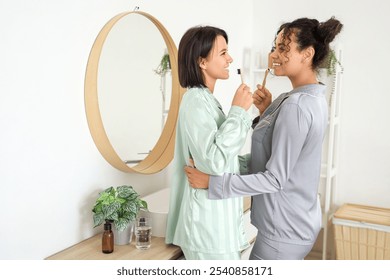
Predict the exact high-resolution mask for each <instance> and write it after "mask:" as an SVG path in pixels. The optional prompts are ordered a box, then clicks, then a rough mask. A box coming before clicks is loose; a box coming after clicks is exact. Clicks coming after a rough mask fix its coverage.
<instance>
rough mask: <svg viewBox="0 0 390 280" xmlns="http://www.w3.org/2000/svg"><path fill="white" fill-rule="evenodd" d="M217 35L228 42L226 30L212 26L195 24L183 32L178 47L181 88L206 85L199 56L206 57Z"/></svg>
mask: <svg viewBox="0 0 390 280" xmlns="http://www.w3.org/2000/svg"><path fill="white" fill-rule="evenodd" d="M218 35H221V36H223V37H224V38H225V40H226V43H227V42H228V36H227V34H226V32H225V31H224V30H222V29H220V28H217V27H213V26H195V27H192V28H190V29H189V30H187V31H186V33H184V35H183V37H182V38H181V40H180V43H179V49H178V70H179V82H180V85H181V86H182V87H183V88H192V87H206V85H205V81H204V77H203V74H202V71H201V69H200V67H199V60H200V58H206V57H207V56H208V55H209V53H210V51H211V50H212V48H213V45H214V42H215V39H216V38H217V36H218Z"/></svg>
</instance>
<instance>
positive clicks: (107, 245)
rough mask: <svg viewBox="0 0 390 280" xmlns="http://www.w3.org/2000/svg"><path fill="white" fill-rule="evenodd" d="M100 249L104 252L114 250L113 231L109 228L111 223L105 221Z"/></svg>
mask: <svg viewBox="0 0 390 280" xmlns="http://www.w3.org/2000/svg"><path fill="white" fill-rule="evenodd" d="M102 251H103V253H105V254H110V253H112V252H114V233H113V232H112V230H111V223H110V222H109V221H106V223H105V224H104V232H103V238H102Z"/></svg>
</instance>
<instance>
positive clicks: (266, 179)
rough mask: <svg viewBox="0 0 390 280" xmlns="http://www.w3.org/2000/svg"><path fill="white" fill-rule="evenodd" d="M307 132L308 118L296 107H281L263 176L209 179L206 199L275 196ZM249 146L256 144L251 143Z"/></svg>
mask: <svg viewBox="0 0 390 280" xmlns="http://www.w3.org/2000/svg"><path fill="white" fill-rule="evenodd" d="M308 130H309V121H308V118H307V117H306V116H305V115H304V113H303V112H302V110H301V109H300V108H299V107H298V105H297V104H285V105H284V106H282V108H281V109H280V113H279V116H278V118H277V120H276V123H275V128H274V133H273V136H272V143H273V144H272V153H271V157H270V159H269V161H268V162H267V164H266V170H265V172H258V173H256V174H250V175H238V174H230V173H225V174H223V176H211V177H210V184H209V198H211V199H221V198H229V197H237V196H244V195H257V194H263V193H274V192H279V191H280V190H281V189H283V187H284V186H285V184H286V182H287V180H289V177H290V174H291V173H292V171H293V169H294V167H295V165H296V163H297V161H298V159H299V156H300V152H301V150H302V147H303V145H304V143H305V141H307V139H306V137H307V134H308ZM252 145H256V143H255V142H253V143H252ZM253 148H254V149H255V148H256V147H253Z"/></svg>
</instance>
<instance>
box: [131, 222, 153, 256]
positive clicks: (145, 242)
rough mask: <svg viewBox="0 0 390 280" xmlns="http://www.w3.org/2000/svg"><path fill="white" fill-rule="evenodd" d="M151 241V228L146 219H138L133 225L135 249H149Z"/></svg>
mask: <svg viewBox="0 0 390 280" xmlns="http://www.w3.org/2000/svg"><path fill="white" fill-rule="evenodd" d="M151 241H152V226H151V223H150V219H149V218H148V217H139V218H137V220H136V225H135V242H136V244H135V247H136V248H137V249H140V250H146V249H149V248H150V245H151Z"/></svg>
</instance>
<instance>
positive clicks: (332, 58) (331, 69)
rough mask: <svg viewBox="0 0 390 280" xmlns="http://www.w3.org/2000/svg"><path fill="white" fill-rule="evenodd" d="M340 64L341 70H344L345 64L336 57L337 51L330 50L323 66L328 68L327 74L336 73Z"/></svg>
mask: <svg viewBox="0 0 390 280" xmlns="http://www.w3.org/2000/svg"><path fill="white" fill-rule="evenodd" d="M337 65H339V66H340V67H341V71H342V70H343V66H342V65H341V63H340V61H339V60H338V59H337V57H336V53H335V51H334V50H332V49H331V50H330V51H329V54H328V56H327V57H326V58H325V59H324V61H323V62H322V65H321V68H325V69H326V74H327V75H328V76H332V75H333V74H335V73H336V66H337Z"/></svg>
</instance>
